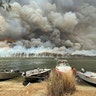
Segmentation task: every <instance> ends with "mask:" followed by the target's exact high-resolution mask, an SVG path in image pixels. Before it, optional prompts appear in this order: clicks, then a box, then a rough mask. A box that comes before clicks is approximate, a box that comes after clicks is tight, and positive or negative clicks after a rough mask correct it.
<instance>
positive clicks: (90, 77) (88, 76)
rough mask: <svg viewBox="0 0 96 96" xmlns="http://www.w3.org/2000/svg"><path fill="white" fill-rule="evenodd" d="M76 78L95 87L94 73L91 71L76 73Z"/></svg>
mask: <svg viewBox="0 0 96 96" xmlns="http://www.w3.org/2000/svg"><path fill="white" fill-rule="evenodd" d="M77 76H79V77H80V78H81V79H82V80H84V81H86V82H88V83H90V84H92V85H94V86H96V73H95V72H91V71H78V72H77Z"/></svg>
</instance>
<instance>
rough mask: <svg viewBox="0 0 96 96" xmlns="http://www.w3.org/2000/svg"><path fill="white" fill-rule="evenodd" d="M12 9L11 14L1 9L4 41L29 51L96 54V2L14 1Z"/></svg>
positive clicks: (1, 38) (1, 36) (0, 34)
mask: <svg viewBox="0 0 96 96" xmlns="http://www.w3.org/2000/svg"><path fill="white" fill-rule="evenodd" d="M11 6H12V10H11V11H10V12H6V11H5V10H4V9H2V8H0V40H5V39H6V38H7V39H13V40H15V42H14V44H15V45H16V46H24V47H26V48H31V47H41V46H44V47H45V48H53V49H55V48H59V49H62V50H65V49H68V50H69V49H71V50H86V49H87V50H96V0H12V1H11ZM0 44H1V43H0ZM4 44H5V42H4ZM4 44H3V47H4V46H7V45H8V44H7V43H6V44H5V45H4Z"/></svg>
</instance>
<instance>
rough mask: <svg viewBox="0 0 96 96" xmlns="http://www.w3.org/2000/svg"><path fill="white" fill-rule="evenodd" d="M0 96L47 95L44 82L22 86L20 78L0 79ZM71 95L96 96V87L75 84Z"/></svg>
mask: <svg viewBox="0 0 96 96" xmlns="http://www.w3.org/2000/svg"><path fill="white" fill-rule="evenodd" d="M0 96H47V89H46V82H45V81H43V82H40V83H29V84H28V85H27V86H24V85H23V79H22V78H15V79H10V80H6V81H1V82H0ZM72 96H96V87H93V86H91V85H90V86H87V85H80V84H77V85H76V92H75V93H74V94H73V95H72Z"/></svg>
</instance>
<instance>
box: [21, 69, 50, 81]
mask: <svg viewBox="0 0 96 96" xmlns="http://www.w3.org/2000/svg"><path fill="white" fill-rule="evenodd" d="M50 72H51V69H46V68H44V69H40V68H36V69H33V70H29V71H26V72H23V74H22V76H23V77H24V78H25V81H26V82H36V81H41V80H45V79H46V78H48V77H49V74H50Z"/></svg>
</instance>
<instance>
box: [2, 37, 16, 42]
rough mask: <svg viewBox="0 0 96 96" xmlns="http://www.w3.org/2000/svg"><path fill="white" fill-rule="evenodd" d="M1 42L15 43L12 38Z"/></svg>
mask: <svg viewBox="0 0 96 96" xmlns="http://www.w3.org/2000/svg"><path fill="white" fill-rule="evenodd" d="M1 41H4V42H7V43H13V42H15V40H14V39H10V38H6V39H3V40H1Z"/></svg>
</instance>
